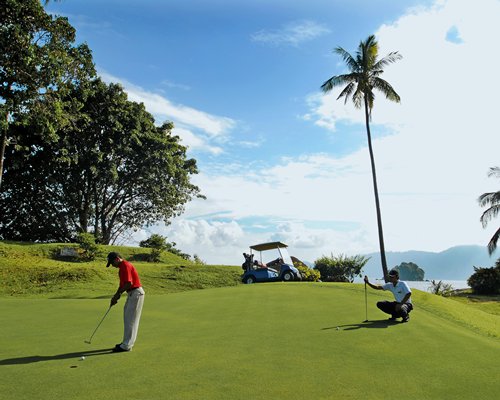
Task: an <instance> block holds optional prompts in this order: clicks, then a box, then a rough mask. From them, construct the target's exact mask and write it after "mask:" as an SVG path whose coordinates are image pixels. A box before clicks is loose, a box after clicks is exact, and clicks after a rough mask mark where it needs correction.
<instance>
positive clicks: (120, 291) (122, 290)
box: [115, 282, 132, 298]
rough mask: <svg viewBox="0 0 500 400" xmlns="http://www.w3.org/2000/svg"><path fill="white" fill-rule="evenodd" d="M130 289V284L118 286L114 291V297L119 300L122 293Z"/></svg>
mask: <svg viewBox="0 0 500 400" xmlns="http://www.w3.org/2000/svg"><path fill="white" fill-rule="evenodd" d="M131 287H132V282H127V283H125V285H123V286H118V290H117V291H116V294H115V296H117V297H118V298H119V297H120V296H121V295H122V293H123V292H126V291H127V290H129V289H130V288H131Z"/></svg>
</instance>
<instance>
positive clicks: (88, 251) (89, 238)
mask: <svg viewBox="0 0 500 400" xmlns="http://www.w3.org/2000/svg"><path fill="white" fill-rule="evenodd" d="M76 241H77V242H78V243H79V244H80V249H81V253H80V257H81V258H82V259H83V260H86V261H92V260H94V259H95V257H96V255H97V251H98V250H99V246H98V245H97V244H96V242H95V236H94V235H93V234H92V233H87V232H82V233H79V234H78V236H77V238H76Z"/></svg>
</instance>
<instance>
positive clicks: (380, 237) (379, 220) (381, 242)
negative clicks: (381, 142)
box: [365, 96, 388, 282]
mask: <svg viewBox="0 0 500 400" xmlns="http://www.w3.org/2000/svg"><path fill="white" fill-rule="evenodd" d="M365 120H366V134H367V135H368V150H369V152H370V162H371V165H372V177H373V192H374V194H375V207H376V209H377V226H378V240H379V245H380V261H381V262H382V272H383V274H384V281H385V282H388V273H387V272H388V271H387V261H386V258H385V246H384V232H383V230H382V214H381V212H380V201H379V198H378V187H377V173H376V171H375V157H374V156H373V148H372V137H371V133H370V114H369V112H368V100H367V98H366V96H365Z"/></svg>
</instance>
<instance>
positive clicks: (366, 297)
mask: <svg viewBox="0 0 500 400" xmlns="http://www.w3.org/2000/svg"><path fill="white" fill-rule="evenodd" d="M365 317H366V319H365V320H364V321H363V322H368V295H367V292H366V282H365Z"/></svg>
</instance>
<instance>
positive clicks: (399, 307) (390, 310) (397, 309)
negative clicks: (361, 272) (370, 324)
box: [364, 269, 413, 322]
mask: <svg viewBox="0 0 500 400" xmlns="http://www.w3.org/2000/svg"><path fill="white" fill-rule="evenodd" d="M364 280H365V283H366V284H367V285H368V286H370V287H371V288H372V289H375V290H389V291H391V292H392V294H393V295H394V299H395V300H396V301H387V300H386V301H379V302H377V307H378V308H379V309H380V310H382V311H383V312H385V313H386V314H390V315H391V317H390V318H389V319H390V320H391V321H395V320H396V319H397V318H403V321H402V322H408V321H409V320H410V315H409V314H410V311H411V310H413V304H412V302H411V290H410V288H409V287H408V285H407V284H406V282H404V281H400V280H399V272H398V271H397V270H395V269H393V270H391V271H389V282H388V283H386V284H384V285H374V284H372V283H370V282H369V281H368V277H367V276H366V275H365V279H364Z"/></svg>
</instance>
